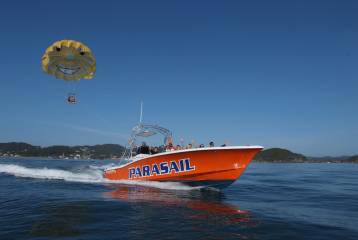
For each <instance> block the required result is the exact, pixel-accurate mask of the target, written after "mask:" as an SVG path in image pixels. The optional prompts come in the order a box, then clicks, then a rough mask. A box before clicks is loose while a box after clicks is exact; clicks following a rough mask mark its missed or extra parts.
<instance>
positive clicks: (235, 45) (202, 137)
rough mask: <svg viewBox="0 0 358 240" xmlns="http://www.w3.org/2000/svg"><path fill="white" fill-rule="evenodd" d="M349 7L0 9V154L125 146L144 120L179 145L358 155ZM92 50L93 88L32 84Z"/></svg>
mask: <svg viewBox="0 0 358 240" xmlns="http://www.w3.org/2000/svg"><path fill="white" fill-rule="evenodd" d="M357 12H358V2H357V1H338V0H337V1H323V0H322V1H60V2H56V3H51V2H50V1H17V0H13V1H8V2H3V3H2V4H1V8H0V28H1V38H0V42H1V45H0V51H1V56H2V57H1V58H0V66H1V67H0V69H1V73H2V74H1V76H0V90H1V94H0V109H1V113H0V114H1V115H0V116H1V117H0V142H7V141H26V142H29V143H31V144H36V145H42V146H47V145H53V144H68V145H75V144H98V143H119V144H124V143H126V138H127V137H128V136H129V134H130V130H131V128H132V126H133V125H134V124H136V123H137V122H138V119H139V104H140V101H141V100H143V101H144V120H145V122H148V123H157V124H161V125H163V126H165V127H168V128H170V129H171V130H172V131H173V133H174V136H175V138H176V139H177V140H178V139H180V138H183V139H184V140H185V141H191V140H195V141H196V142H198V143H205V144H207V143H208V142H209V141H211V140H213V141H215V142H216V143H217V144H222V143H224V142H228V143H230V144H238V145H241V144H251V145H263V146H265V147H267V148H268V147H283V148H288V149H290V150H292V151H295V152H300V153H304V154H307V155H316V156H322V155H345V154H357V153H358V140H357V139H358V124H357V123H358V105H357V103H358V94H357V89H358V79H357V78H358V67H357V66H358V14H357ZM61 39H74V40H79V41H82V42H84V43H85V44H87V45H88V46H89V47H90V48H91V49H92V51H93V53H94V55H95V56H96V59H97V73H96V76H95V78H94V79H93V80H91V81H82V82H81V83H80V84H78V85H77V95H78V101H79V103H78V104H77V105H75V106H70V105H67V104H66V103H65V102H64V97H65V96H66V94H67V92H68V91H69V87H68V84H66V83H65V82H63V81H61V80H57V79H55V78H53V77H51V76H49V75H46V74H44V73H43V72H42V70H41V57H42V55H43V53H44V51H45V49H46V48H47V47H48V46H49V45H50V44H52V43H53V42H54V41H56V40H61Z"/></svg>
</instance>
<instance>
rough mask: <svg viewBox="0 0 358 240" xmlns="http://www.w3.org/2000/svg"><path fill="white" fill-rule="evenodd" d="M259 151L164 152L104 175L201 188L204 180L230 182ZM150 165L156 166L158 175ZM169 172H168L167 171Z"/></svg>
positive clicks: (258, 147) (216, 148)
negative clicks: (192, 185)
mask: <svg viewBox="0 0 358 240" xmlns="http://www.w3.org/2000/svg"><path fill="white" fill-rule="evenodd" d="M261 150H262V147H260V146H248V147H214V148H197V149H190V150H180V151H172V152H165V153H160V154H156V155H148V156H145V157H144V158H142V159H139V160H136V161H133V162H130V163H129V164H126V165H123V166H119V167H114V168H109V169H106V170H105V173H104V176H105V178H107V179H109V180H135V181H136V180H142V181H172V182H176V181H179V182H183V183H195V185H197V186H201V185H205V184H201V183H204V181H210V182H220V181H228V182H233V181H235V180H236V179H238V178H239V177H240V176H241V174H242V173H243V172H244V170H245V169H246V167H247V166H248V165H249V163H250V162H251V160H252V159H253V157H254V156H255V155H256V154H257V153H258V152H259V151H261ZM188 160H189V161H188ZM173 162H174V163H173ZM161 164H162V165H163V167H162V168H161ZM154 165H156V166H158V170H159V171H160V173H159V174H158V171H157V169H156V167H155V166H154ZM166 167H167V168H168V169H166ZM148 168H149V170H148ZM133 169H134V170H133ZM138 169H139V170H138ZM169 169H172V170H171V171H170V172H169ZM165 170H167V171H165ZM177 170H179V171H177ZM148 173H149V174H148ZM209 185H210V184H209ZM226 185H227V184H226Z"/></svg>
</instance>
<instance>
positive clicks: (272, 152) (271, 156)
mask: <svg viewBox="0 0 358 240" xmlns="http://www.w3.org/2000/svg"><path fill="white" fill-rule="evenodd" d="M254 161H256V162H278V163H281V162H290V163H302V162H307V161H308V159H307V158H306V157H305V156H304V155H302V154H298V153H293V152H291V151H289V150H287V149H282V148H270V149H267V150H263V151H261V152H260V153H258V154H257V155H256V157H255V158H254Z"/></svg>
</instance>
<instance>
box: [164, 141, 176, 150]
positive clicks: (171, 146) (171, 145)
mask: <svg viewBox="0 0 358 240" xmlns="http://www.w3.org/2000/svg"><path fill="white" fill-rule="evenodd" d="M174 150H175V147H174V145H173V143H172V142H169V143H168V145H167V146H166V148H165V151H166V152H170V151H174Z"/></svg>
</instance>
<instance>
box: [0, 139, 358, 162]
mask: <svg viewBox="0 0 358 240" xmlns="http://www.w3.org/2000/svg"><path fill="white" fill-rule="evenodd" d="M124 150H125V147H123V146H121V145H119V144H99V145H94V146H88V145H82V146H64V145H55V146H49V147H40V146H33V145H31V144H28V143H24V142H9V143H0V157H1V156H3V157H14V156H23V157H48V158H70V159H73V158H75V159H110V158H120V157H121V156H122V153H123V151H124ZM253 161H254V162H272V163H302V162H310V163H327V162H331V163H358V155H355V156H341V157H329V156H327V157H306V156H304V155H302V154H299V153H294V152H291V151H290V150H287V149H283V148H270V149H266V150H263V151H261V152H260V153H259V154H257V155H256V156H255V158H254V160H253Z"/></svg>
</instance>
